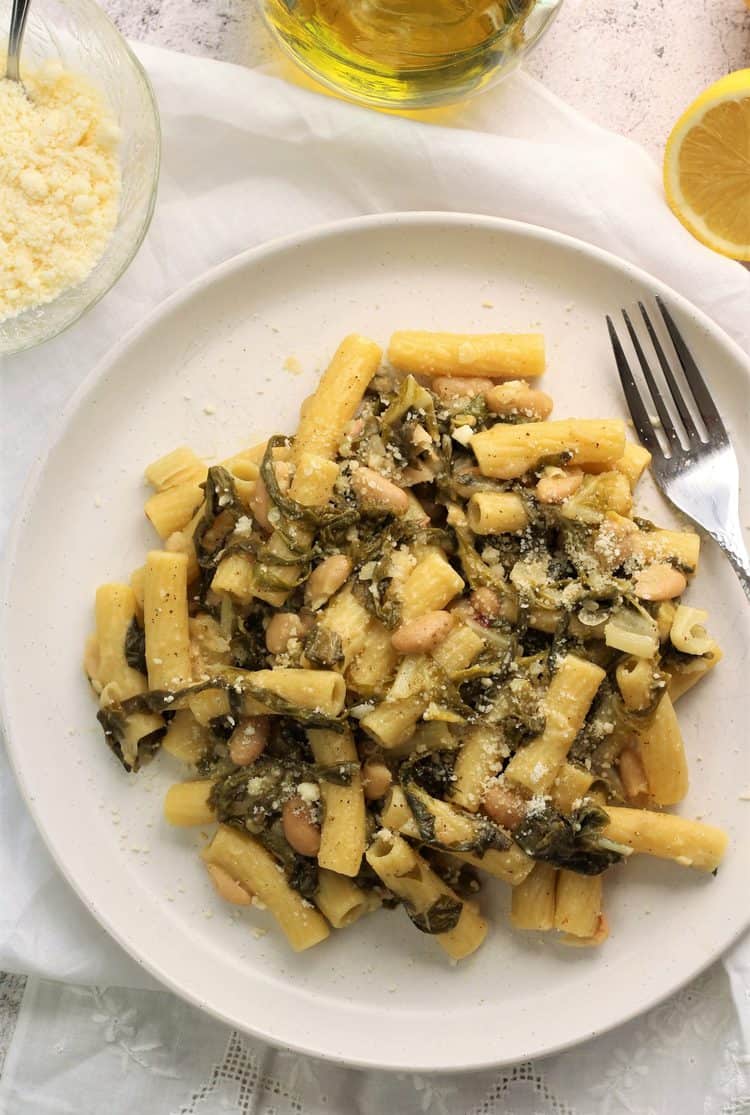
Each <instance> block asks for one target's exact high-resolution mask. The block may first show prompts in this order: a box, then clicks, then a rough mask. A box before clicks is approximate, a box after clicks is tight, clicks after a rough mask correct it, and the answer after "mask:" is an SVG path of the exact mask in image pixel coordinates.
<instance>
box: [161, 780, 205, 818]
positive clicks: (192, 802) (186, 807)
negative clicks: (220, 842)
mask: <svg viewBox="0 0 750 1115" xmlns="http://www.w3.org/2000/svg"><path fill="white" fill-rule="evenodd" d="M212 787H213V782H212V781H211V779H210V778H201V779H198V780H197V781H195V782H175V784H174V785H173V786H170V787H169V789H168V790H167V795H166V797H165V798H164V819H165V820H166V821H168V822H169V824H170V825H177V826H178V827H180V828H184V827H186V826H190V825H210V824H211V822H212V821H215V820H216V813H215V811H214V808H213V806H212V805H210V804H209V800H208V798H209V795H210V793H211V789H212Z"/></svg>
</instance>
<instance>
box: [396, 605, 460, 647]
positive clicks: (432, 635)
mask: <svg viewBox="0 0 750 1115" xmlns="http://www.w3.org/2000/svg"><path fill="white" fill-rule="evenodd" d="M455 622H456V620H455V618H454V617H453V616H452V615H451V613H450V612H427V613H426V614H425V615H423V616H418V617H417V618H416V619H413V620H411V621H410V622H409V623H402V624H401V626H400V627H399V628H397V630H396V631H394V632H393V634H392V635H391V645H392V646H393V649H394V650H397V651H398V652H399V654H427V652H428V651H431V650H434V649H435V647H437V646H439V645H440V643H442V642H443V640H444V639H445V638H447V636H448V635H449V634H450V632H451V631H452V630H453V627H454V625H455Z"/></svg>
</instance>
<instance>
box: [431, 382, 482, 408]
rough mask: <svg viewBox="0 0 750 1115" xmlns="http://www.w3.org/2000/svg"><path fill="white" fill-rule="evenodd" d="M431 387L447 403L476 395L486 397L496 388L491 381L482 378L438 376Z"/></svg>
mask: <svg viewBox="0 0 750 1115" xmlns="http://www.w3.org/2000/svg"><path fill="white" fill-rule="evenodd" d="M430 387H431V388H432V390H433V391H434V392H435V394H436V395H439V396H440V398H441V399H445V400H446V402H447V401H449V400H450V399H470V398H473V397H474V396H475V395H486V394H487V392H488V391H490V390H491V389H492V388H493V387H494V383H493V382H492V380H491V379H483V378H481V377H480V376H437V377H436V378H435V379H433V381H432V383H431V384H430Z"/></svg>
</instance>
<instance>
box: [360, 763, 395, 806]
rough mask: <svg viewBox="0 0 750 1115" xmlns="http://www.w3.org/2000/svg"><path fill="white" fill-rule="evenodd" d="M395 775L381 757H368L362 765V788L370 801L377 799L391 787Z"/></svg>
mask: <svg viewBox="0 0 750 1115" xmlns="http://www.w3.org/2000/svg"><path fill="white" fill-rule="evenodd" d="M392 781H393V775H392V774H391V772H390V771H389V770H388V767H387V766H386V765H385V763H381V762H380V760H379V759H368V760H367V762H366V763H365V764H364V766H363V767H362V789H363V790H364V793H365V797H366V798H367V800H368V801H377V800H378V799H379V798H382V797H383V796H384V795H385V794H386V793H387V792H388V790H389V789H390V787H391V782H392Z"/></svg>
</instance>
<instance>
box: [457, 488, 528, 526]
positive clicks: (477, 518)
mask: <svg viewBox="0 0 750 1115" xmlns="http://www.w3.org/2000/svg"><path fill="white" fill-rule="evenodd" d="M467 518H468V520H469V526H470V527H471V529H472V530H473V531H474V533H475V534H504V533H506V532H507V533H512V532H514V531H517V530H523V529H524V528H525V527H526V526H527V524H528V521H529V516H528V515H527V513H526V506H525V504H524V502H523V500H522V499H521V497H520V496H519V495H517V494H516V493H515V492H476V493H475V494H474V495H473V496H472V497H471V499H470V500H469V507H468V511H467Z"/></svg>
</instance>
